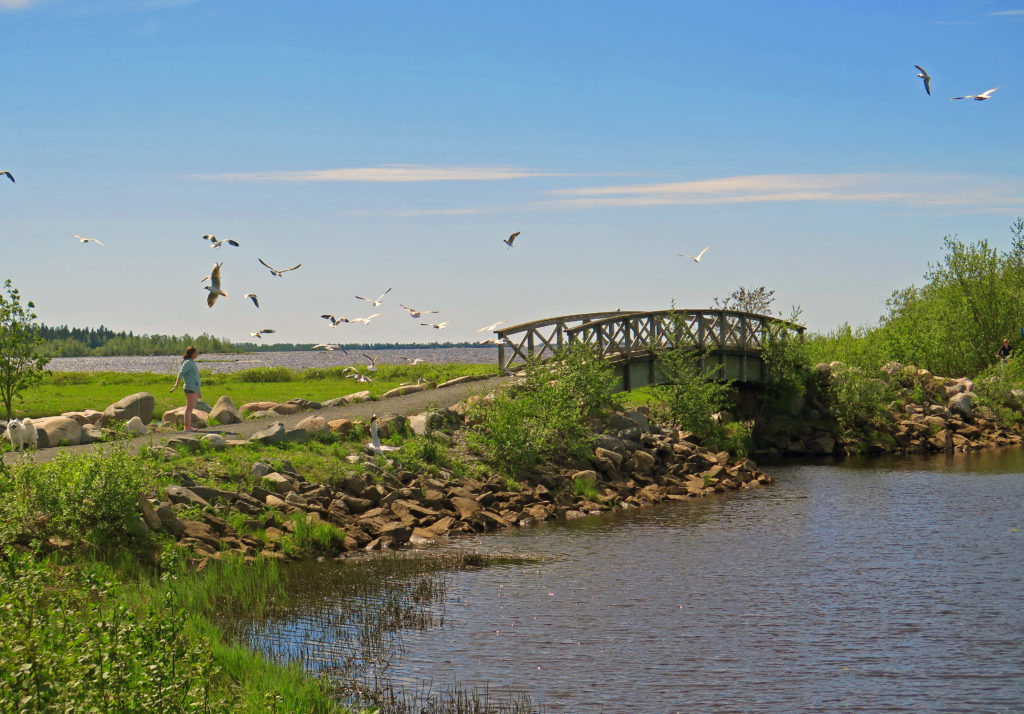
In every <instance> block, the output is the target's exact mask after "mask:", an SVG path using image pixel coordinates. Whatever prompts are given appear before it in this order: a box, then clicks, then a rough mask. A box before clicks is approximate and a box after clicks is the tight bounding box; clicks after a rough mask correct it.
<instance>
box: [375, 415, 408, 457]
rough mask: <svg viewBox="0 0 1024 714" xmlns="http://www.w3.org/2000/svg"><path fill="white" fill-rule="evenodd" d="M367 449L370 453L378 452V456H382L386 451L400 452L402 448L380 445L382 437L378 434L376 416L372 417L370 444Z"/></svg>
mask: <svg viewBox="0 0 1024 714" xmlns="http://www.w3.org/2000/svg"><path fill="white" fill-rule="evenodd" d="M367 448H369V449H370V451H376V452H377V453H378V454H382V453H384V452H385V451H398V450H399V449H400V448H402V447H400V446H389V445H388V444H382V443H380V435H379V434H378V433H377V415H376V414H374V415H373V416H371V417H370V443H369V444H367Z"/></svg>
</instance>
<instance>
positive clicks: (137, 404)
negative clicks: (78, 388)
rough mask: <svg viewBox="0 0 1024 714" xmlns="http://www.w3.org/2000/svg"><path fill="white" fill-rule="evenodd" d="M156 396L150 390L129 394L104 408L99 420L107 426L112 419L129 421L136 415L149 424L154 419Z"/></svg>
mask: <svg viewBox="0 0 1024 714" xmlns="http://www.w3.org/2000/svg"><path fill="white" fill-rule="evenodd" d="M155 407H156V397H154V396H153V395H152V394H150V393H149V392H137V393H135V394H129V395H128V396H127V397H124V398H123V399H120V400H118V401H116V402H114V403H113V404H111V405H110V406H109V407H107V408H106V409H104V410H103V416H101V417H100V418H99V421H98V422H97V423H98V424H99V426H107V424H109V423H110V422H112V421H128V420H129V419H131V418H132V417H134V416H137V417H138V418H139V419H141V420H142V423H143V424H148V423H149V422H150V421H151V420H152V419H153V409H154V408H155Z"/></svg>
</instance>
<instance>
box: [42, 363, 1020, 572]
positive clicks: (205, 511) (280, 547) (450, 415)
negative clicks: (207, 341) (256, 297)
mask: <svg viewBox="0 0 1024 714" xmlns="http://www.w3.org/2000/svg"><path fill="white" fill-rule="evenodd" d="M844 368H845V367H844V365H842V364H840V363H832V364H831V365H818V367H817V370H816V373H817V375H816V376H817V388H816V389H814V390H811V391H810V392H809V397H808V402H807V403H806V404H805V405H803V407H802V414H801V420H800V421H799V427H798V428H799V430H800V434H799V436H797V437H796V438H794V437H792V436H790V435H789V434H788V433H785V432H779V433H778V434H777V435H776V436H775V437H773V438H774V441H772V440H769V445H768V447H767V448H766V449H764V450H762V451H761V452H758V457H759V458H760V456H761V455H762V454H763V455H765V456H767V457H777V456H783V457H794V456H797V457H799V456H817V457H820V456H840V457H841V456H843V455H844V454H851V453H861V454H863V453H874V454H881V453H926V452H938V451H953V450H956V451H966V450H974V449H981V448H987V447H992V446H1006V445H1019V444H1021V443H1024V436H1022V434H1021V430H1020V428H1019V427H1009V426H1006V425H1004V424H1002V423H1001V422H1000V421H999V420H998V418H997V417H996V415H995V414H994V413H993V412H992V410H991V409H989V408H987V407H978V406H977V405H976V403H975V398H976V395H975V393H974V387H975V385H974V383H973V382H972V381H971V380H967V379H946V378H942V377H936V376H934V375H932V374H931V373H929V372H928V371H927V370H922V369H918V368H916V367H913V366H906V367H905V366H903V365H899V364H895V363H892V364H890V365H886V367H885V368H884V369H883V370H882V377H881V378H880V379H884V380H887V381H888V382H889V383H890V384H892V385H895V386H897V387H898V388H899V389H900V390H902V391H901V392H899V394H900V399H899V400H898V401H897V402H894V403H893V404H892V405H890V406H891V408H892V413H891V414H890V415H889V418H887V419H886V420H883V421H881V422H878V421H876V422H872V423H870V424H864V425H862V426H863V427H864V428H863V429H862V430H861V436H858V437H853V438H846V439H843V438H840V437H838V436H837V434H838V430H837V422H836V417H835V415H834V414H832V413H831V412H830V411H829V409H828V407H827V406H826V404H825V403H824V401H823V400H822V399H820V395H821V394H823V393H824V391H825V390H826V389H828V388H829V386H830V385H831V384H833V383H834V382H835V380H838V379H842V378H843V377H842V374H843V370H844ZM476 379H477V378H472V377H469V378H460V379H458V380H453V382H452V383H448V384H445V385H439V387H438V388H445V387H451V386H454V385H455V384H465V383H467V382H473V381H476ZM434 387H435V385H410V386H406V387H400V388H398V389H396V390H393V392H390V393H388V394H387V395H384V398H385V399H386V398H390V397H398V396H402V395H407V394H409V393H415V392H422V391H425V390H427V389H432V388H434ZM816 394H817V395H818V396H817V397H816V396H815V395H816ZM487 398H488V396H486V395H482V394H475V395H473V396H471V397H469V398H468V400H464V401H456V402H454V403H453V404H451V406H448V407H445V408H435V409H431V410H429V411H425V412H421V413H418V414H412V415H410V416H389V417H385V418H384V419H381V420H379V421H378V425H379V430H380V434H381V436H382V437H384V438H386V437H387V435H388V434H389V433H390V432H392V431H396V430H397V431H398V432H399V433H410V432H411V433H414V434H417V435H429V436H431V437H432V438H434V439H436V440H439V441H441V442H444V444H445V445H446V446H452V445H455V444H457V443H460V442H461V441H462V438H463V434H464V430H465V428H466V427H467V426H468V423H467V414H468V411H469V407H468V405H469V404H470V403H472V401H474V400H480V399H487ZM368 399H369V393H368V392H363V393H356V394H352V395H348V396H346V397H342V398H339V399H337V400H331V402H325V403H323V404H320V403H317V402H311V401H308V400H304V399H293V400H291V401H289V402H287V403H282V404H278V403H269V402H267V403H252V404H245V405H242V407H240V408H237V409H236V408H235V406H234V405H233V404H232V403H231V401H230V400H229V399H227V398H221V399H220V400H218V402H217V404H216V406H215V407H214V408H213V409H212V410H211V412H210V413H209V414H207V413H205V412H197V413H196V415H195V416H196V419H197V421H196V424H197V426H200V425H201V426H205V424H206V423H207V420H208V419H213V420H216V422H217V423H218V424H222V425H224V424H228V425H230V424H237V425H242V426H247V427H249V428H248V429H245V430H242V431H241V432H236V433H234V434H232V433H230V432H225V433H223V434H221V433H216V432H192V433H186V432H182V431H179V430H177V428H176V426H177V425H180V423H181V418H182V411H183V408H178V409H175V410H171V411H169V412H167V413H165V414H164V415H162V419H161V424H162V425H161V426H160V427H157V426H156V425H155V424H154V425H153V427H147V426H146V424H147V423H148V422H149V421H150V420H151V419H152V417H153V414H152V410H153V406H152V405H153V401H154V400H153V398H152V395H149V394H147V393H140V394H135V395H130V396H128V397H125V398H124V399H122V400H120V401H119V402H117V403H116V404H113V405H110V406H109V407H107V409H106V410H104V411H103V412H98V411H84V412H73V413H68V414H64V415H61V416H60V417H50V418H48V419H40V420H37V421H36V423H37V424H38V425H39V435H40V444H39V445H40V447H47V446H54V445H57V444H67V443H82V442H81V441H74V439H75V438H76V437H77V438H78V439H80V440H81V439H90V438H95V437H96V435H97V434H102V430H104V429H107V430H109V429H110V428H111V425H113V426H114V427H115V428H118V429H121V430H128V431H129V432H130V433H133V434H142V433H147V432H148V430H149V429H154V428H155V429H156V431H155V432H148V433H156V434H160V433H162V432H164V431H167V432H168V436H169V438H168V439H167V441H166V444H165V445H160V446H154V447H152V448H153V450H154V451H156V452H159V451H160V450H163V451H164V453H165V455H166V456H167V458H168V459H173V458H176V457H177V454H178V451H180V450H192V449H196V448H200V447H205V448H215V449H224V448H231V447H234V446H239V445H243V444H248V443H252V442H258V443H261V444H275V443H284V442H291V443H304V442H306V441H308V440H310V439H315V438H322V437H323V436H324V435H328V434H331V433H333V434H335V435H339V436H342V437H346V436H348V435H350V434H359V435H362V434H365V433H366V431H367V420H365V419H359V418H354V419H350V418H335V419H330V418H328V417H326V416H324V415H323V414H321V413H318V412H320V411H321V410H325V409H330V408H332V407H338V406H343V405H351V404H357V403H359V402H362V401H365V400H368ZM1007 399H1008V400H1009V401H1010V402H1012V401H1013V400H1017V404H1016V407H1015V408H1017V409H1020V407H1021V402H1022V401H1024V393H1020V394H1010V395H1007ZM374 405H375V406H372V405H370V404H366V405H360V406H365V407H368V408H369V407H371V406H372V408H373V409H377V408H381V409H383V408H385V406H386V405H384V404H380V403H377V402H375V403H374ZM1011 406H1012V405H1011ZM367 413H368V412H367ZM245 415H248V417H249V419H246V418H245ZM253 417H256V421H253ZM275 417H282V418H283V419H288V421H289V425H286V424H285V422H284V421H282V420H276V419H275ZM591 427H592V453H591V455H590V456H589V458H588V459H587V460H586V462H585V463H578V464H575V465H574V466H572V467H568V466H567V467H562V468H558V467H556V466H553V465H552V466H549V467H548V468H546V469H544V470H535V471H532V472H530V473H526V474H519V475H517V479H516V481H515V482H510V481H509V480H506V479H505V478H502V477H499V476H492V477H489V478H483V479H478V478H460V477H457V476H456V475H455V474H453V473H451V472H450V471H445V470H444V469H440V470H439V471H438V472H437V473H433V474H423V473H415V472H412V471H409V470H406V469H405V468H403V467H402V466H401V464H400V462H399V461H397V460H395V459H394V458H387V457H388V452H386V451H385V452H383V453H382V452H381V451H379V450H377V449H374V448H373V447H372V446H371V445H370V444H366V445H364V446H363V448H362V449H361V450H360V451H359V452H358V453H357V454H354V455H350V456H349V457H348V461H349V463H353V464H355V463H358V464H359V467H360V468H359V471H360V475H358V476H355V475H346V476H339V477H337V478H331V479H328V481H327V482H314V481H310V480H309V479H307V478H306V477H305V476H304V475H303V474H301V473H299V472H298V471H297V470H296V469H295V468H293V467H292V466H291V464H290V463H289V462H288V461H275V463H276V464H277V468H276V469H275V468H273V467H272V466H271V465H270V464H269V463H267V462H266V461H256V462H255V463H253V464H252V466H251V471H250V475H251V477H252V478H251V479H250V482H253V483H255V485H254V486H252V487H251V488H242V487H241V486H240V485H239V484H236V483H225V484H223V485H222V486H223V487H212V486H208V485H202V484H199V483H197V481H196V479H195V478H194V477H193V476H194V475H192V474H188V473H184V472H175V473H174V474H172V477H173V480H175V481H176V483H175V484H173V485H170V486H167V487H166V488H164V489H162V490H161V491H160V492H153V493H148V494H142V495H140V497H139V499H138V508H139V515H140V521H139V523H140V527H141V528H143V529H148V530H152V531H158V532H164V533H168V534H170V535H171V536H173V537H174V538H175V539H176V542H177V543H178V545H179V546H180V547H182V548H184V549H187V550H189V551H190V552H191V553H192V554H194V556H195V557H197V558H198V559H199V561H202V560H203V559H208V558H220V557H222V556H223V555H224V554H229V553H231V554H235V555H238V556H241V557H243V558H247V559H248V558H258V557H263V558H278V559H284V558H289V557H309V555H310V553H308V552H303V553H299V554H297V553H295V552H294V550H293V549H290V548H287V547H285V542H286V540H287V539H286V536H287V535H288V534H290V533H295V531H296V530H298V529H299V528H301V527H302V526H303V525H305V526H314V525H315V524H317V523H318V522H323V523H328V524H330V525H332V526H334V527H335V528H336V529H337V531H338V533H339V535H338V537H336V538H333V539H332V540H331V542H330V545H329V546H321V547H320V549H319V551H318V552H317V553H316V555H318V556H322V557H343V556H345V555H346V554H350V553H353V552H359V551H373V550H382V549H391V548H402V547H408V546H428V545H431V544H435V543H438V542H439V541H443V540H445V539H447V538H449V537H451V536H457V535H460V534H469V533H479V532H485V531H492V530H497V529H503V528H514V527H528V526H532V525H534V524H536V523H541V522H544V521H550V520H558V519H574V518H581V517H585V516H587V515H591V514H595V513H601V512H605V511H609V510H613V509H625V508H637V507H643V506H648V505H652V504H656V503H661V502H665V501H686V500H690V499H697V498H702V497H708V496H712V495H715V494H718V493H723V492H726V491H730V490H737V489H751V488H758V487H761V486H764V485H767V484H770V483H771V482H772V479H771V477H770V476H769V475H768V474H766V473H765V472H764V471H762V470H761V469H759V468H758V466H757V465H756V463H755V462H754V461H752V460H751V459H747V458H740V459H734V458H731V457H730V455H729V454H728V452H725V451H720V452H715V451H712V450H709V449H706V448H704V447H703V446H702V445H701V442H700V439H698V438H697V437H695V436H694V435H693V434H691V433H689V432H683V431H680V430H678V429H674V428H670V427H664V426H660V425H658V424H655V423H653V422H652V421H651V418H650V411H649V410H648V409H646V408H640V409H637V410H633V411H625V412H610V413H607V414H605V415H604V416H603V417H602V418H601V419H597V420H594V421H593V422H592V424H591ZM76 429H77V431H76ZM243 433H244V437H243ZM864 434H867V435H869V436H866V437H865V436H863V435H864ZM343 470H345V469H339V472H341V471H343ZM348 471H351V469H348ZM510 483H511V484H514V486H513V487H510ZM577 484H584V485H585V488H576V486H577ZM584 493H586V494H589V495H582V494H584ZM196 514H201V516H199V517H197V516H196ZM232 514H241V516H242V520H244V526H243V527H241V528H236V527H233V526H232V525H230V524H229V518H230V520H231V521H232V522H233V523H236V524H237V523H238V522H239V520H240V519H239V518H238V517H232ZM341 533H343V534H344V535H340V534H341ZM50 545H51V546H53V547H55V548H60V547H66V546H67V545H68V544H63V543H51V544H50ZM286 551H288V552H286ZM197 562H198V561H197Z"/></svg>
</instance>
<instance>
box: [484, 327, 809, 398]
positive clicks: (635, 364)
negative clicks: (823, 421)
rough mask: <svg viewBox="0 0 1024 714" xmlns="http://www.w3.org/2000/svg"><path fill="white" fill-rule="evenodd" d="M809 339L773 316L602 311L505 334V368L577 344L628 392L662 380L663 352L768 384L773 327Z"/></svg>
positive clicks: (501, 360)
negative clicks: (685, 350) (606, 364)
mask: <svg viewBox="0 0 1024 714" xmlns="http://www.w3.org/2000/svg"><path fill="white" fill-rule="evenodd" d="M778 327H782V328H783V329H784V330H785V331H787V332H795V333H797V334H799V335H800V336H802V335H803V330H804V328H803V327H802V326H800V325H796V324H793V323H790V322H785V321H782V320H779V319H777V318H773V317H768V316H766V315H757V314H754V313H748V312H738V311H735V310H658V311H654V312H621V311H616V312H594V313H585V314H578V315H563V316H561V317H552V318H548V319H545V320H536V321H533V322H525V323H522V324H519V325H512V326H511V327H506V328H505V329H502V330H497V334H498V337H499V339H500V340H501V341H500V342H499V344H498V366H499V368H500V369H501V370H502V371H510V370H512V369H514V368H515V367H516V366H518V365H520V364H522V363H525V362H526V361H527V360H529V359H532V358H540V359H549V358H551V357H553V356H554V355H555V353H556V352H557V351H558V350H561V349H563V348H566V347H569V346H570V345H573V344H584V345H589V346H591V347H593V348H594V349H595V350H596V351H597V353H598V354H599V355H600V356H601V357H603V358H604V359H607V360H610V361H612V362H613V363H614V364H615V365H616V368H617V370H618V372H619V376H620V379H621V381H622V383H621V387H622V388H623V389H627V390H628V389H632V388H634V387H637V386H642V385H643V384H651V383H656V382H658V381H661V379H660V373H659V372H658V369H657V360H656V359H655V354H656V353H657V352H658V351H659V350H665V349H672V348H675V347H677V346H685V347H689V348H691V349H693V350H694V351H696V352H697V353H698V354H699V355H700V364H701V367H702V369H703V370H704V371H705V372H706V373H711V372H712V371H714V372H717V373H718V374H719V376H720V377H721V378H725V379H737V380H740V381H746V382H762V381H763V380H764V377H765V375H764V369H763V363H762V361H761V346H762V345H763V344H764V341H765V339H766V337H767V335H768V331H769V329H772V328H778Z"/></svg>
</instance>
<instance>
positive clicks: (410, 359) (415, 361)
mask: <svg viewBox="0 0 1024 714" xmlns="http://www.w3.org/2000/svg"><path fill="white" fill-rule="evenodd" d="M399 357H401V358H402V359H404V360H405V361H406V362H408V363H409V364H420V363H422V362H426V360H425V359H423V358H422V357H417V358H416V359H412V358H410V357H406V356H405V355H399Z"/></svg>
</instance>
